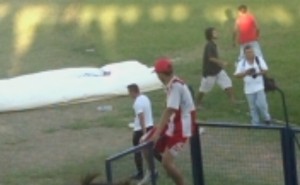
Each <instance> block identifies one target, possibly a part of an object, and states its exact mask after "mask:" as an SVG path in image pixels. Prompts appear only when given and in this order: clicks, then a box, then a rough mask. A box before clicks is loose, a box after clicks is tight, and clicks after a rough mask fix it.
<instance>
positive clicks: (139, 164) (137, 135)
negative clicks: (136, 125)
mask: <svg viewBox="0 0 300 185" xmlns="http://www.w3.org/2000/svg"><path fill="white" fill-rule="evenodd" d="M141 137H142V131H135V132H133V138H132V144H133V146H137V145H139V143H140V139H141ZM134 162H135V166H136V169H137V174H135V177H133V178H136V179H141V178H143V176H144V173H143V158H142V153H141V152H136V153H134Z"/></svg>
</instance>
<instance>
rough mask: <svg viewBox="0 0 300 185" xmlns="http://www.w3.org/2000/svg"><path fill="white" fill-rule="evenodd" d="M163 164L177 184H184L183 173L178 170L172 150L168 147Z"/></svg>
mask: <svg viewBox="0 0 300 185" xmlns="http://www.w3.org/2000/svg"><path fill="white" fill-rule="evenodd" d="M162 165H163V167H164V169H165V170H166V172H167V174H168V175H169V176H170V177H171V179H172V180H173V181H174V182H175V184H176V185H184V178H183V175H182V173H181V172H180V171H179V170H178V168H177V167H176V165H175V162H174V156H173V155H172V154H171V152H170V150H168V149H166V150H165V152H164V153H163V158H162Z"/></svg>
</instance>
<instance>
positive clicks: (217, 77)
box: [196, 27, 235, 108]
mask: <svg viewBox="0 0 300 185" xmlns="http://www.w3.org/2000/svg"><path fill="white" fill-rule="evenodd" d="M205 38H206V40H207V43H206V45H205V49H204V54H203V67H202V73H203V74H202V80H201V85H200V88H199V93H198V96H197V101H196V102H197V108H201V107H202V99H203V96H204V95H205V94H206V93H208V92H210V91H211V89H212V88H213V87H214V85H215V83H217V84H218V85H219V86H220V87H221V88H222V89H223V90H224V91H225V92H226V93H227V95H228V96H229V98H230V101H231V102H232V103H234V102H235V98H234V95H233V91H232V81H231V79H230V78H229V76H228V75H227V73H226V71H225V70H224V67H226V66H227V65H228V63H227V62H224V61H223V60H221V59H219V56H218V49H217V44H216V42H215V40H216V39H217V38H218V33H217V31H216V30H215V29H214V28H212V27H210V28H207V29H206V30H205Z"/></svg>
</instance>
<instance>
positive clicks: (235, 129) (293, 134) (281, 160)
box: [191, 123, 300, 185]
mask: <svg viewBox="0 0 300 185" xmlns="http://www.w3.org/2000/svg"><path fill="white" fill-rule="evenodd" d="M200 127H202V128H205V129H206V133H205V134H203V135H200V134H199V132H198V129H197V132H196V134H195V135H194V136H193V138H192V139H191V154H192V161H193V176H194V185H205V184H209V185H221V184H230V185H239V184H243V185H248V184H249V185H298V176H297V169H299V168H300V166H298V165H297V160H300V150H299V142H298V137H299V138H300V130H297V129H294V128H291V127H290V126H288V125H287V126H251V125H238V124H236V125H235V124H226V123H200V124H199V125H198V128H200Z"/></svg>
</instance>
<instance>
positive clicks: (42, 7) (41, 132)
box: [0, 0, 300, 185]
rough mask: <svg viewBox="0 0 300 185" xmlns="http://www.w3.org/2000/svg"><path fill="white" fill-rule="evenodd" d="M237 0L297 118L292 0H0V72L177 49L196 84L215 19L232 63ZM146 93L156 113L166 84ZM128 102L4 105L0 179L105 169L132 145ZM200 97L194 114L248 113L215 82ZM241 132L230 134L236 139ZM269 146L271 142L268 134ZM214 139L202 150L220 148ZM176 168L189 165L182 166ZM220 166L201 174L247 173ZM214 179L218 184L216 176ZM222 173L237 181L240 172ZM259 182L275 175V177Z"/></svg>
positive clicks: (63, 177)
mask: <svg viewBox="0 0 300 185" xmlns="http://www.w3.org/2000/svg"><path fill="white" fill-rule="evenodd" d="M240 3H247V4H248V5H249V7H250V9H251V10H252V12H254V13H255V14H256V15H257V19H258V22H259V23H260V28H261V33H262V36H261V40H260V43H261V46H262V49H263V51H264V55H265V58H266V60H267V62H268V65H269V68H270V72H269V73H270V76H272V77H274V78H275V79H276V80H277V82H278V84H279V85H280V87H281V88H282V89H283V90H284V91H285V93H286V96H287V104H288V109H289V116H290V121H291V122H292V123H296V124H297V123H299V120H300V111H299V109H298V101H299V100H300V98H299V90H300V86H299V83H300V78H299V76H298V74H299V72H298V66H299V62H298V61H299V59H298V58H299V57H298V53H299V48H300V27H299V21H300V13H299V12H300V4H299V2H298V0H289V1H287V2H282V1H280V0H251V1H249V2H247V1H242V2H241V1H236V0H226V1H225V0H215V1H211V2H210V1H202V0H201V1H197V0H186V1H179V0H165V1H158V0H151V1H148V0H139V1H136V0H122V1H120V0H119V1H117V0H102V1H99V0H98V1H96V0H85V1H79V0H64V1H61V0H52V1H49V0H39V1H36V0H23V1H21V2H20V1H19V0H10V1H1V2H0V33H1V36H0V38H1V45H0V49H1V52H0V61H1V63H0V78H7V77H11V76H17V75H21V74H27V73H33V72H39V71H43V70H49V69H59V68H64V67H74V66H102V65H104V64H107V63H110V62H118V61H123V60H128V59H137V60H139V61H141V62H143V63H145V64H148V65H149V66H150V65H152V64H153V61H154V60H155V59H156V58H157V57H159V56H162V55H167V56H170V57H172V58H175V59H176V64H175V67H176V72H177V73H178V74H179V76H181V77H182V78H183V79H185V80H186V81H187V82H188V83H189V84H191V85H192V86H193V87H194V89H198V86H199V81H200V77H201V75H200V74H201V62H202V61H201V59H202V49H203V46H204V44H205V40H204V37H203V30H204V29H205V28H206V27H208V26H214V27H216V28H217V29H218V31H219V33H220V38H219V41H218V42H219V43H218V44H219V50H220V55H221V58H224V59H225V60H226V61H228V62H230V63H231V64H232V65H231V66H229V67H228V72H229V73H230V74H232V73H233V71H234V65H233V64H234V61H235V59H236V57H237V54H238V48H233V47H232V44H231V30H232V25H233V22H234V13H235V9H236V7H237V6H238V5H239V4H240ZM91 51H92V52H91ZM233 82H234V88H235V93H236V95H237V97H238V98H239V99H244V95H243V91H242V82H241V81H239V80H236V79H233ZM45 85H46V84H45ZM53 93H55V92H53ZM148 95H149V96H150V98H151V99H152V101H153V108H154V114H155V119H156V120H157V119H158V118H159V116H160V113H161V110H162V108H163V102H164V101H163V98H162V97H164V94H163V92H162V91H155V92H151V93H149V94H148ZM268 100H269V105H270V112H271V114H272V116H273V117H274V118H276V119H280V120H282V119H283V116H282V115H283V114H282V107H281V100H280V97H279V95H278V94H277V93H270V94H269V95H268ZM131 103H132V101H131V100H130V99H129V98H128V97H120V98H116V99H111V100H107V101H103V102H91V103H86V104H78V105H70V106H63V107H54V108H45V109H40V110H32V111H24V112H15V113H2V114H1V119H0V133H1V134H0V166H1V169H2V170H1V174H0V179H1V180H0V184H4V185H19V184H36V185H40V184H41V185H42V184H43V185H46V184H49V185H50V184H51V185H62V184H72V183H73V184H76V182H77V181H78V179H80V176H82V175H83V174H85V173H87V172H91V171H100V172H102V173H103V167H104V166H103V165H104V164H103V161H104V159H105V158H106V157H107V156H109V155H111V154H113V153H115V152H118V151H120V150H122V149H125V148H127V147H128V146H130V143H131V140H130V139H131V131H130V130H129V129H128V128H126V127H127V123H129V122H131V120H132V110H131ZM204 103H205V107H206V109H205V110H203V111H201V112H199V114H198V118H199V119H206V120H219V121H220V120H224V121H232V122H241V123H248V122H249V117H248V115H247V114H246V113H247V111H248V107H247V105H246V104H242V105H240V106H239V107H238V109H239V110H240V112H236V111H235V110H234V109H233V108H229V107H228V100H227V98H226V96H225V95H224V93H223V92H221V91H220V90H219V89H218V88H215V89H214V90H213V91H212V92H211V93H210V94H209V95H207V96H206V97H205V102H204ZM99 104H111V105H113V107H114V109H113V111H111V112H108V113H99V112H97V110H96V107H97V106H98V105H99ZM115 135H117V137H115ZM213 135H220V136H219V137H224V138H223V139H224V141H231V140H232V138H231V137H230V135H226V134H224V135H223V132H222V131H218V130H217V131H216V130H208V133H207V134H206V135H205V137H207V138H208V139H206V140H205V141H207V142H206V143H207V145H205V146H207V147H208V148H209V147H210V146H214V147H221V146H219V145H216V142H217V141H218V140H216V138H214V137H212V136H213ZM241 137H242V136H241ZM256 137H257V138H260V139H262V140H263V141H264V142H261V143H258V145H260V146H261V147H262V148H264V146H265V144H266V145H268V146H273V144H274V143H272V141H265V137H266V136H264V135H263V134H262V135H258V136H256ZM270 137H272V138H273V137H274V138H276V136H270ZM116 138H117V139H116ZM221 140H222V139H221ZM242 141H243V140H241V142H237V143H235V144H236V145H237V146H242V145H243V142H242ZM268 142H271V144H270V143H268ZM274 147H275V148H273V149H274V150H276V147H277V145H276V142H275V144H274ZM271 148H272V147H271ZM221 149H222V147H221V148H219V150H217V149H216V151H211V152H210V153H215V152H221V151H222V150H221ZM265 152H268V151H265ZM224 155H225V156H224V157H225V158H226V154H224ZM229 155H230V154H228V155H227V157H228V156H229ZM244 155H245V158H243V159H245V160H246V159H248V158H247V157H250V158H251V154H249V155H247V154H244ZM185 157H186V156H185V155H184V156H183V159H182V160H180V161H183V162H180V163H181V164H182V163H184V161H185V160H184V158H185ZM226 160H227V158H226ZM226 160H225V159H223V158H221V159H220V161H223V163H222V165H225V166H226V164H227V163H226V162H225V161H226ZM231 160H232V159H231ZM241 160H242V159H241ZM217 164H218V163H216V165H217ZM237 169H239V168H237ZM184 170H185V171H186V174H188V173H189V168H188V167H185V169H184ZM222 171H223V170H222V169H218V168H213V171H209V172H210V173H209V174H208V175H209V176H211V177H212V178H213V177H214V176H220V179H222V178H223V181H224V180H225V179H226V178H228V177H231V178H236V179H238V180H239V179H242V178H240V177H243V175H249V174H246V173H245V174H241V176H240V177H236V176H234V177H232V176H230V175H228V176H226V177H225V176H221V175H220V174H222ZM232 174H233V173H232ZM164 180H165V179H164V176H162V178H161V181H160V182H161V184H163V185H168V184H171V183H170V182H169V181H164ZM218 182H219V184H222V180H220V181H218ZM226 182H227V181H226ZM228 182H232V183H236V182H239V183H240V184H241V181H228ZM249 182H251V181H249ZM249 182H247V183H249ZM265 183H266V184H274V183H273V181H271V182H270V183H268V182H265ZM215 184H217V185H218V183H217V182H216V183H215ZM245 184H246V183H245ZM250 184H251V183H250Z"/></svg>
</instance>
